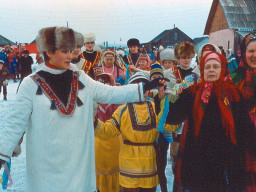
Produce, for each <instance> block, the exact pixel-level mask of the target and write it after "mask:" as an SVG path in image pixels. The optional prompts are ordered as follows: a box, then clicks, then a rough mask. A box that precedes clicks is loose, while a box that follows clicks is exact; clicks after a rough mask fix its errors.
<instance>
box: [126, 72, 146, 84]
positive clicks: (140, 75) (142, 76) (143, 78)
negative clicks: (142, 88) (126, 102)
mask: <svg viewBox="0 0 256 192" xmlns="http://www.w3.org/2000/svg"><path fill="white" fill-rule="evenodd" d="M135 81H136V82H135ZM147 81H148V79H147V77H146V76H145V74H144V73H143V72H142V71H137V72H136V73H135V74H134V75H133V76H132V77H131V78H130V79H129V80H128V84H133V83H139V82H143V83H145V82H147Z"/></svg>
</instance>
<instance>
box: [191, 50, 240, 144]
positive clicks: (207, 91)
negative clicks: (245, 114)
mask: <svg viewBox="0 0 256 192" xmlns="http://www.w3.org/2000/svg"><path fill="white" fill-rule="evenodd" d="M209 59H215V60H217V61H219V62H220V63H221V74H220V78H219V79H218V80H217V81H215V82H207V81H205V79H204V66H205V63H206V62H207V61H208V60H209ZM226 71H227V60H226V58H225V57H224V56H223V55H222V54H220V53H218V52H210V53H208V54H206V55H205V56H204V57H203V58H202V59H201V62H200V72H201V78H202V81H201V82H199V83H198V84H195V85H194V86H191V87H190V88H189V89H190V91H191V92H192V94H195V103H194V108H193V110H194V113H193V114H194V115H193V116H194V123H195V136H196V137H198V136H199V131H200V128H201V124H202V120H203V117H204V112H205V109H206V106H207V105H208V102H209V99H210V98H211V96H212V94H213V93H214V95H216V97H217V100H218V104H219V107H220V111H221V119H222V125H223V128H224V129H225V132H226V136H229V137H230V138H231V141H232V143H234V144H236V137H235V127H234V119H233V116H232V112H231V108H230V103H231V102H233V101H238V100H239V99H240V95H239V90H238V88H236V87H235V86H234V85H233V84H232V83H231V82H230V81H225V73H226Z"/></svg>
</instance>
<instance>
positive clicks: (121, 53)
mask: <svg viewBox="0 0 256 192" xmlns="http://www.w3.org/2000/svg"><path fill="white" fill-rule="evenodd" d="M116 54H117V55H120V56H121V57H123V56H124V51H123V50H117V51H116Z"/></svg>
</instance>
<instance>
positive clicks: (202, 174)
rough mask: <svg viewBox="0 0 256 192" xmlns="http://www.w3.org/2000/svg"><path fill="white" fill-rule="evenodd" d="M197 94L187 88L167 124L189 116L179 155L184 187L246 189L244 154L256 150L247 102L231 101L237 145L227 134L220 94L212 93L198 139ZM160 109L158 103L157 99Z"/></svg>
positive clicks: (169, 116) (220, 190)
mask: <svg viewBox="0 0 256 192" xmlns="http://www.w3.org/2000/svg"><path fill="white" fill-rule="evenodd" d="M194 102H195V95H193V94H192V93H190V92H189V91H188V89H186V90H184V91H183V93H182V94H181V95H180V97H179V99H178V100H177V101H176V102H175V103H174V104H172V103H170V106H169V107H170V108H169V109H170V111H169V113H168V116H167V120H166V123H168V124H177V123H180V122H182V121H184V120H185V119H188V124H187V128H186V129H185V131H184V132H186V134H184V133H183V134H182V137H183V138H181V140H183V141H184V143H183V145H182V143H181V146H180V149H179V154H178V158H180V161H181V167H180V169H178V168H177V170H176V176H177V174H180V176H181V177H180V178H181V185H182V186H183V188H185V189H188V190H190V191H196V192H202V191H204V192H208V191H212V192H213V191H218V192H222V191H223V192H224V191H225V192H226V191H243V189H244V188H245V185H246V169H245V165H246V163H245V153H246V150H250V151H251V152H253V153H254V154H255V152H256V149H255V148H256V136H255V132H254V128H253V124H252V123H251V121H250V118H249V115H248V111H247V110H246V108H245V107H244V101H239V102H236V103H232V104H231V110H232V114H233V118H234V123H235V131H236V141H237V145H234V144H233V143H232V142H231V140H230V138H229V137H226V134H225V130H224V129H223V126H222V120H221V111H220V108H219V105H218V101H217V97H216V96H215V95H214V94H212V95H211V97H210V100H209V103H208V105H207V107H206V109H205V113H204V116H203V120H202V124H201V129H200V132H199V136H198V138H195V130H194V118H193V113H197V112H196V111H193V105H194ZM156 108H157V110H158V111H159V102H156Z"/></svg>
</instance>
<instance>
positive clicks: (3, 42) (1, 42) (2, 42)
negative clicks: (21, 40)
mask: <svg viewBox="0 0 256 192" xmlns="http://www.w3.org/2000/svg"><path fill="white" fill-rule="evenodd" d="M3 45H15V43H14V42H12V41H10V40H9V39H7V38H5V37H4V36H2V35H0V46H3Z"/></svg>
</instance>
